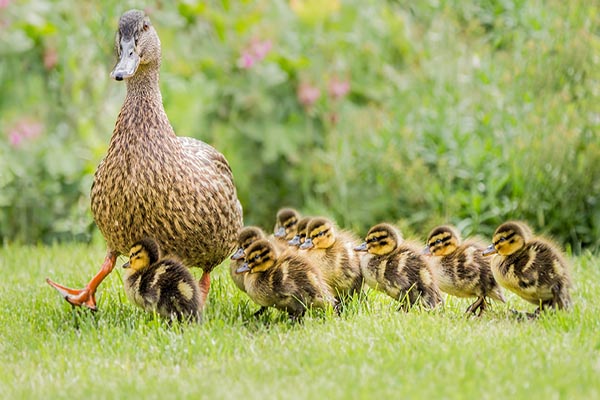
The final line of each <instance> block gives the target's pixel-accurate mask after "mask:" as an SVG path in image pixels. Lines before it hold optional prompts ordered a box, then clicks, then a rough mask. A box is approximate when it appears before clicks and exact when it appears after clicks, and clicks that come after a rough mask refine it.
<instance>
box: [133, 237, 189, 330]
mask: <svg viewBox="0 0 600 400" xmlns="http://www.w3.org/2000/svg"><path fill="white" fill-rule="evenodd" d="M123 268H125V274H124V275H125V276H124V278H125V279H124V284H125V293H126V294H127V297H128V298H129V300H130V301H131V302H132V303H134V304H135V305H137V306H139V307H141V308H143V309H144V310H146V311H150V312H153V311H156V312H157V313H158V314H159V315H161V316H163V317H165V318H176V319H178V320H184V319H190V320H192V321H198V320H199V319H200V305H201V298H200V287H199V286H198V283H197V282H196V280H195V279H194V277H193V276H192V274H191V273H190V271H189V269H187V268H186V267H184V266H183V264H182V263H181V262H179V261H177V260H176V259H174V258H160V249H159V247H158V243H157V242H156V241H155V240H154V239H151V238H145V239H142V240H140V241H139V242H137V243H135V244H134V245H133V246H132V247H131V250H130V251H129V261H128V262H127V263H125V264H123Z"/></svg>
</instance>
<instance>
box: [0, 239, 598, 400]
mask: <svg viewBox="0 0 600 400" xmlns="http://www.w3.org/2000/svg"><path fill="white" fill-rule="evenodd" d="M102 259H103V248H102V247H101V246H98V245H95V246H91V247H90V246H84V245H66V246H55V247H18V246H9V247H4V248H3V249H0V267H1V268H0V270H1V271H2V283H1V284H0V349H1V351H0V354H1V355H0V365H1V366H2V367H1V368H2V371H3V372H2V374H1V375H0V393H1V396H2V398H5V399H20V398H44V399H48V398H83V397H84V396H86V398H92V399H95V398H160V399H173V398H178V399H179V398H207V399H208V398H211V399H212V398H234V397H236V398H244V399H252V398H305V399H312V398H380V397H381V398H403V397H408V398H460V399H465V398H490V399H498V398H531V399H536V398H553V399H555V398H565V399H576V398H582V399H583V398H585V399H591V398H600V380H599V379H598V376H600V375H599V374H600V336H599V335H598V332H600V319H599V318H598V315H600V301H599V300H598V293H600V283H598V282H600V261H599V260H598V258H597V257H594V256H592V255H589V254H588V255H584V256H582V257H579V258H576V259H574V260H573V264H574V271H573V275H574V278H575V282H576V287H575V290H574V292H573V297H574V302H575V308H574V310H573V312H571V313H563V312H559V313H551V314H548V315H544V316H542V317H541V318H540V319H538V320H535V321H519V320H517V319H516V318H515V317H514V316H512V314H511V313H510V312H509V308H517V309H521V310H529V311H531V309H532V307H531V306H530V305H528V304H526V303H525V302H523V301H522V300H520V299H518V298H516V297H515V296H512V295H510V294H508V296H507V297H508V298H509V301H508V304H507V305H506V306H504V305H495V306H494V307H493V309H492V310H491V312H489V313H487V314H486V315H485V316H483V317H482V318H479V319H477V318H465V317H464V316H463V315H462V311H463V310H464V309H465V308H466V307H467V305H468V302H467V300H459V299H455V298H450V299H448V300H447V303H446V307H445V309H444V310H440V311H439V312H432V313H427V312H419V311H413V312H410V313H408V314H405V313H399V312H396V311H395V308H396V305H395V304H394V302H393V301H391V300H390V299H388V298H387V297H385V296H383V295H380V294H377V293H369V295H368V297H367V299H366V301H364V302H362V303H359V302H356V303H353V304H351V305H350V307H349V309H348V310H347V312H346V313H345V314H344V315H343V316H342V317H340V318H338V317H335V316H332V315H312V316H309V317H307V319H306V320H305V323H304V324H298V325H293V324H291V323H289V322H288V321H287V320H286V318H284V317H283V316H282V314H281V313H278V312H277V311H274V310H273V311H270V312H269V313H267V314H266V315H264V316H262V317H261V318H258V319H257V318H253V317H252V313H253V312H254V311H255V310H256V309H257V307H256V306H255V305H253V304H251V303H250V302H249V301H248V299H247V298H246V297H245V295H243V294H241V293H240V292H238V291H237V289H236V288H235V287H234V286H233V284H232V282H231V281H230V279H229V276H228V274H227V270H226V268H225V267H224V266H221V267H220V268H219V269H218V271H216V272H215V273H214V274H213V275H214V277H213V286H212V290H211V293H210V300H209V303H208V305H207V310H206V313H205V316H204V323H203V324H202V325H178V324H175V325H173V326H169V325H168V324H166V323H165V322H164V321H162V320H160V319H157V318H156V317H155V316H153V315H150V314H146V313H143V312H141V311H139V310H138V309H137V308H135V307H134V306H133V305H131V304H129V303H128V302H127V300H126V298H125V295H124V292H123V289H122V286H121V279H120V271H119V270H118V269H116V270H115V271H114V272H113V273H112V274H111V275H110V276H109V277H108V278H107V280H106V281H105V282H104V283H103V284H102V286H101V287H100V290H99V293H98V306H99V311H98V312H97V313H91V312H89V311H86V310H80V309H77V310H73V309H72V308H71V306H69V305H68V304H67V303H66V302H65V301H64V300H62V299H61V298H60V297H59V296H58V294H57V293H55V292H54V290H53V289H51V288H50V287H49V286H48V285H46V284H45V282H44V279H45V278H46V277H52V278H54V279H56V280H57V281H59V282H61V283H64V284H67V285H71V286H76V285H82V284H84V283H85V282H86V281H87V279H89V278H90V277H91V276H92V275H93V274H94V273H95V272H96V269H97V268H98V266H99V264H100V262H101V260H102ZM123 262H124V260H123V259H120V260H119V261H118V265H121V264H122V263H123Z"/></svg>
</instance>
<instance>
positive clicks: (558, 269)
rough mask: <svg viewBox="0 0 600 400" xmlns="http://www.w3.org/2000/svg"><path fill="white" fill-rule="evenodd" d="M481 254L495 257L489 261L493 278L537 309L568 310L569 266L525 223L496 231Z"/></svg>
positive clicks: (557, 252) (503, 225)
mask: <svg viewBox="0 0 600 400" xmlns="http://www.w3.org/2000/svg"><path fill="white" fill-rule="evenodd" d="M483 253H484V255H489V254H496V255H495V256H494V258H493V259H492V261H491V269H492V273H493V274H494V278H495V279H496V281H498V283H499V284H500V285H502V286H504V287H505V288H506V289H508V290H510V291H512V292H513V293H516V294H517V295H519V296H520V297H521V298H523V299H524V300H526V301H528V302H530V303H532V304H535V305H537V306H538V308H537V309H536V311H535V315H537V314H539V312H540V311H542V310H544V309H546V308H553V309H565V310H569V309H570V308H571V295H570V293H569V290H570V289H571V286H572V284H571V276H570V267H569V265H568V264H567V262H566V261H565V259H564V257H563V255H562V252H561V251H560V250H559V249H558V247H557V246H556V245H555V244H553V243H551V242H550V241H548V240H547V239H544V238H542V237H536V236H533V230H532V229H531V228H530V227H529V226H528V225H527V224H526V223H524V222H521V221H508V222H505V223H503V224H502V225H500V226H499V227H498V228H496V231H495V232H494V236H493V239H492V244H491V245H490V246H489V247H488V248H487V249H486V250H484V252H483Z"/></svg>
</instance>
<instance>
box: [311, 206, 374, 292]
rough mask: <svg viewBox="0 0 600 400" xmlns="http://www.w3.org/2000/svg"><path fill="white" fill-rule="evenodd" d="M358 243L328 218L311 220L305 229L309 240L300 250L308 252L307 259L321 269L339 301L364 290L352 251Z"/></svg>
mask: <svg viewBox="0 0 600 400" xmlns="http://www.w3.org/2000/svg"><path fill="white" fill-rule="evenodd" d="M358 243H359V239H358V237H356V236H355V235H354V234H353V233H351V232H347V231H342V230H338V229H337V228H336V227H335V225H334V224H333V222H332V221H331V220H329V219H327V218H323V217H315V218H312V219H311V220H310V222H309V223H308V225H307V227H306V240H305V242H304V243H303V244H302V245H301V246H300V249H302V250H307V253H306V254H307V256H308V257H309V258H310V259H311V260H313V261H314V262H315V264H316V265H317V266H318V267H319V268H320V269H321V271H322V272H323V277H324V278H325V281H326V282H327V284H328V285H329V286H330V287H331V289H332V290H333V292H334V294H335V295H336V297H337V298H343V297H346V296H353V295H355V294H358V293H360V292H361V291H362V284H363V277H362V273H361V271H360V259H359V255H358V254H357V253H356V252H355V251H354V250H353V249H354V247H355V246H356V245H357V244H358Z"/></svg>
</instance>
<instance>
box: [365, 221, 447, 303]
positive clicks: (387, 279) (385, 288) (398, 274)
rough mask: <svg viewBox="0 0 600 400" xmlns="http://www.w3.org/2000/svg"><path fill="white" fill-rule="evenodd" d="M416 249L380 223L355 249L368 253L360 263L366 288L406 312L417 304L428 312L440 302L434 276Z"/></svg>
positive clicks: (395, 230)
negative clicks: (378, 293)
mask: <svg viewBox="0 0 600 400" xmlns="http://www.w3.org/2000/svg"><path fill="white" fill-rule="evenodd" d="M419 247H420V246H418V245H415V244H412V243H409V242H406V241H404V240H403V238H402V235H401V234H400V232H399V230H398V229H397V228H396V227H394V226H393V225H390V224H386V223H382V224H378V225H375V226H373V227H372V228H371V229H369V232H368V233H367V236H366V238H365V242H364V243H362V244H361V245H360V246H358V247H356V248H355V250H356V251H357V252H364V251H366V252H367V254H365V255H364V256H363V257H361V261H360V266H361V270H362V275H363V277H364V279H365V282H366V283H367V285H369V286H370V287H371V288H372V289H374V290H378V291H381V292H383V293H385V294H387V295H388V296H390V297H392V298H394V299H396V300H399V301H400V302H401V306H400V308H401V309H403V310H405V311H407V310H408V309H410V308H411V307H412V306H414V305H416V304H420V305H422V306H423V307H425V308H429V309H431V308H435V307H437V306H438V305H441V304H442V303H443V300H442V295H441V293H440V291H439V289H438V286H437V283H436V279H435V275H434V273H433V271H432V270H431V267H430V265H429V264H428V262H427V260H426V259H425V258H424V256H423V255H422V254H421V249H420V248H419Z"/></svg>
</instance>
